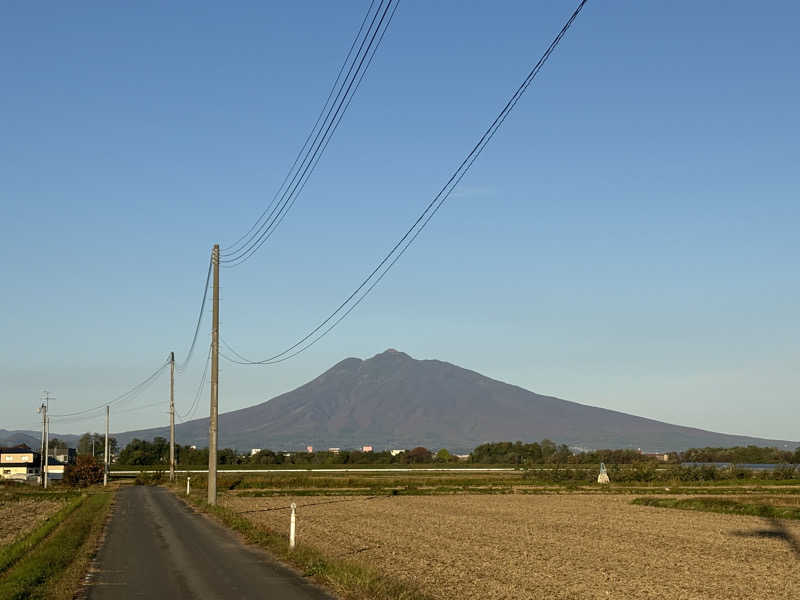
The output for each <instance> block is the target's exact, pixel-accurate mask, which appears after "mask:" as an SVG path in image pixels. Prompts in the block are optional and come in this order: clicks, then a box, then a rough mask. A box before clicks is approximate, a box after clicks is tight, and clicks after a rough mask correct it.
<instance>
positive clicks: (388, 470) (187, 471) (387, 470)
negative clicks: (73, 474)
mask: <svg viewBox="0 0 800 600" xmlns="http://www.w3.org/2000/svg"><path fill="white" fill-rule="evenodd" d="M516 470H517V469H516V468H514V467H482V468H481V467H461V468H446V467H431V468H417V469H413V468H395V467H391V468H385V469H380V468H378V469H218V470H217V473H218V474H223V473H308V472H309V471H312V472H314V473H391V472H414V473H417V472H420V471H447V472H453V473H463V472H464V471H472V472H476V471H484V472H486V471H516ZM168 472H169V469H142V470H139V471H114V470H113V469H112V470H111V471H109V472H108V474H109V475H110V476H112V477H113V476H114V475H138V474H139V473H168ZM181 473H183V474H184V475H186V474H189V475H191V474H194V473H208V469H180V470H178V469H176V470H175V474H176V475H179V474H181Z"/></svg>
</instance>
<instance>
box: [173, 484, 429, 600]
mask: <svg viewBox="0 0 800 600" xmlns="http://www.w3.org/2000/svg"><path fill="white" fill-rule="evenodd" d="M177 491H178V496H179V497H181V498H184V499H186V497H185V496H183V495H182V494H180V487H178V488H177ZM188 501H189V502H190V503H191V504H192V505H193V506H194V507H195V508H197V509H198V510H201V511H204V512H206V513H208V514H211V515H214V516H215V517H217V518H218V519H219V520H220V521H222V522H223V523H224V524H225V525H227V526H228V527H230V528H231V529H233V530H234V531H237V532H238V533H240V534H242V535H243V536H244V537H245V539H246V540H247V541H248V542H250V543H252V544H256V545H258V546H260V547H262V548H264V549H266V550H268V551H269V552H270V553H271V554H273V555H274V556H276V557H277V558H278V559H280V560H282V561H284V562H286V563H288V564H290V565H292V566H294V567H296V568H298V569H299V570H300V571H302V573H303V575H305V576H306V577H310V578H312V579H313V580H314V581H316V582H317V583H319V584H321V585H323V586H325V587H327V588H328V589H330V590H332V591H333V592H334V593H335V594H336V595H337V597H339V598H342V599H344V600H431V597H430V596H429V595H427V594H424V593H423V592H421V591H420V590H419V589H418V588H417V587H416V586H415V585H413V584H412V583H409V582H406V581H401V580H399V579H395V578H392V577H388V576H386V575H382V574H380V573H379V572H378V571H376V570H375V569H373V568H372V567H370V566H369V565H367V564H364V563H360V562H357V561H353V560H343V559H340V558H332V557H330V556H326V555H325V554H324V553H322V552H320V551H319V550H317V549H316V548H314V547H312V546H308V545H305V544H298V545H297V546H296V547H295V549H294V550H292V551H290V550H289V547H288V545H289V543H288V536H287V535H284V534H280V533H277V532H275V531H272V530H269V529H266V528H263V527H258V526H257V525H255V524H253V523H252V522H250V521H249V520H248V519H247V518H245V517H242V516H241V515H239V514H237V513H236V512H234V511H233V510H231V509H229V508H226V507H223V506H219V505H217V506H212V505H210V504H208V503H207V502H205V500H204V499H203V498H201V497H200V496H199V495H198V494H193V495H191V496H189V498H188Z"/></svg>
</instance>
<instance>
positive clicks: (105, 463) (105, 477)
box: [103, 404, 108, 486]
mask: <svg viewBox="0 0 800 600" xmlns="http://www.w3.org/2000/svg"><path fill="white" fill-rule="evenodd" d="M103 485H104V486H105V485H108V404H106V452H105V457H104V458H103Z"/></svg>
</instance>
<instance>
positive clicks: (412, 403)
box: [118, 348, 797, 451]
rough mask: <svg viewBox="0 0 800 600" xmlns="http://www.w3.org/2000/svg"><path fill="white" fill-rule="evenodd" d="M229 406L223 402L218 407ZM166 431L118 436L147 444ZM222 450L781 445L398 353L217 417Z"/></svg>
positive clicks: (199, 437) (200, 433)
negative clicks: (538, 443)
mask: <svg viewBox="0 0 800 600" xmlns="http://www.w3.org/2000/svg"><path fill="white" fill-rule="evenodd" d="M223 402H224V399H221V404H222V403H223ZM177 430H178V431H177V438H178V441H179V442H180V443H181V444H197V445H205V444H206V443H207V439H208V421H207V420H206V419H197V420H195V421H190V422H187V423H183V424H181V425H178V427H177ZM166 434H168V432H167V430H166V428H159V429H152V430H144V431H132V432H126V433H123V434H119V435H118V437H119V439H120V442H121V443H125V442H126V440H129V439H131V438H132V437H140V438H145V439H149V438H152V437H153V436H154V435H166ZM219 436H220V439H219V443H220V447H226V446H229V447H234V448H238V449H240V450H248V449H250V448H272V449H275V450H292V449H297V448H303V447H305V446H306V445H312V446H315V447H319V448H327V447H343V448H349V447H359V446H361V445H363V444H369V445H373V446H375V447H376V448H413V447H414V446H426V447H428V448H448V449H449V450H455V451H468V450H470V449H472V448H473V447H475V446H477V445H478V444H481V443H483V442H490V441H506V440H507V441H516V440H521V441H535V440H541V439H543V438H550V439H552V440H554V441H556V442H558V443H565V444H568V445H570V446H578V447H583V448H642V449H644V450H651V451H657V450H660V451H667V450H683V449H686V448H690V447H702V446H733V445H747V444H758V445H777V446H781V447H783V446H786V447H789V446H791V447H794V446H796V445H797V444H796V443H794V442H783V441H779V440H762V439H757V438H750V437H746V436H736V435H727V434H720V433H714V432H710V431H703V430H700V429H694V428H689V427H681V426H677V425H670V424H668V423H662V422H659V421H654V420H652V419H646V418H643V417H637V416H633V415H627V414H625V413H621V412H617V411H613V410H607V409H604V408H599V407H594V406H588V405H584V404H578V403H576V402H569V401H566V400H561V399H559V398H554V397H552V396H543V395H540V394H536V393H534V392H530V391H528V390H525V389H523V388H520V387H517V386H515V385H510V384H507V383H503V382H501V381H497V380H495V379H490V378H489V377H485V376H484V375H481V374H480V373H477V372H475V371H470V370H468V369H464V368H461V367H458V366H456V365H453V364H451V363H446V362H442V361H439V360H417V359H414V358H412V357H411V356H409V355H408V354H406V353H405V352H401V351H399V350H396V349H394V348H389V349H387V350H385V351H384V352H381V353H379V354H376V355H374V356H372V357H371V358H368V359H366V360H362V359H360V358H352V357H351V358H346V359H344V360H342V361H340V362H338V363H336V364H335V365H334V366H333V367H331V368H330V369H328V370H327V371H325V372H324V373H322V374H321V375H319V376H318V377H316V378H315V379H313V380H311V381H309V382H308V383H306V384H304V385H302V386H300V387H298V388H297V389H294V390H292V391H290V392H286V393H284V394H281V395H279V396H276V397H275V398H273V399H271V400H268V401H267V402H262V403H260V404H256V405H255V406H250V407H249V408H242V409H239V410H235V411H233V412H228V413H224V414H221V415H220V422H219Z"/></svg>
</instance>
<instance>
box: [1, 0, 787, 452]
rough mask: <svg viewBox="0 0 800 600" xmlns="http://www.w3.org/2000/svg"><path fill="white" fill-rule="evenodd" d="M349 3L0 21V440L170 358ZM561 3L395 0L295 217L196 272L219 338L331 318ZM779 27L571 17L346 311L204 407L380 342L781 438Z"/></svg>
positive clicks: (346, 26) (699, 8)
mask: <svg viewBox="0 0 800 600" xmlns="http://www.w3.org/2000/svg"><path fill="white" fill-rule="evenodd" d="M367 5H368V2H366V1H359V2H335V3H334V2H289V3H287V2H282V3H277V2H249V3H245V2H243V3H236V4H235V5H230V4H225V3H206V2H183V3H178V2H175V3H169V4H164V3H160V2H137V3H129V4H124V5H120V4H118V3H117V4H113V5H112V4H109V3H104V2H95V3H91V2H85V3H77V4H76V3H56V2H52V3H25V2H14V3H12V2H5V3H3V4H2V6H0V90H2V93H0V209H1V210H0V235H2V242H3V248H4V252H3V255H4V261H3V267H2V288H3V289H2V308H3V310H2V312H1V313H0V314H1V315H2V316H0V331H2V338H3V343H2V344H0V381H2V388H1V389H0V394H2V406H3V411H2V417H1V418H0V428H6V429H9V428H35V427H36V423H37V418H38V417H37V415H36V412H35V411H36V407H37V406H38V404H39V394H40V391H41V390H42V389H43V388H47V389H49V390H50V391H51V392H52V393H53V394H55V396H56V400H54V401H53V402H52V406H51V412H53V413H60V412H70V411H73V410H80V409H83V408H88V407H92V406H95V405H99V404H102V403H104V402H106V401H107V400H108V399H110V398H112V397H114V396H116V395H117V394H120V393H122V392H124V391H126V390H127V389H128V388H129V387H130V386H132V385H134V384H135V383H136V382H137V381H140V380H141V379H143V378H144V377H146V376H147V375H148V374H149V373H150V372H152V371H153V370H154V369H155V368H156V367H157V366H158V365H159V364H160V363H161V362H162V361H163V360H164V357H165V356H166V355H167V353H168V352H169V351H170V350H174V351H175V352H176V354H177V358H178V360H179V361H180V360H182V358H183V356H184V355H185V353H186V349H187V346H188V343H189V341H190V339H191V334H192V329H193V325H194V321H195V319H196V316H197V310H198V308H199V303H200V295H201V292H202V287H203V282H204V278H205V273H206V266H207V264H208V256H209V251H210V248H211V246H212V245H213V244H214V243H215V242H219V243H221V244H223V245H225V244H230V243H232V242H233V241H235V240H236V238H238V237H239V236H240V235H241V234H242V233H244V232H245V231H246V229H247V228H248V227H249V226H250V225H251V223H252V221H253V220H254V219H255V218H256V217H257V215H258V213H259V212H260V211H261V210H262V209H263V207H264V206H265V205H266V203H267V202H268V201H269V199H270V198H271V196H272V193H273V192H274V190H275V189H276V187H277V186H278V185H279V184H280V182H281V180H282V178H283V175H284V174H285V172H286V170H287V169H288V167H289V165H290V163H291V161H292V159H293V157H294V154H295V153H296V151H297V149H298V148H299V146H300V145H301V144H302V142H303V139H304V138H305V135H306V133H307V131H308V129H309V128H310V127H311V125H312V124H313V121H314V119H315V118H316V115H317V112H318V111H319V108H320V106H321V104H322V102H323V101H324V99H325V97H326V95H327V93H328V89H329V87H330V85H331V83H332V81H333V79H334V77H335V74H336V71H337V69H338V67H339V64H340V62H341V61H342V59H343V58H344V54H345V53H346V51H347V48H348V47H349V45H350V42H351V40H352V38H353V36H354V34H355V31H356V29H357V28H358V24H359V23H360V20H361V18H362V16H363V14H364V12H365V11H366V8H367ZM575 5H576V3H575V2H573V1H557V2H556V1H552V2H529V1H520V2H510V1H509V2H489V1H486V2H456V1H453V2H445V1H442V2H426V1H412V0H402V1H401V5H400V7H399V9H398V11H397V14H396V16H395V19H394V21H393V23H392V25H391V29H390V30H389V32H388V34H387V35H386V38H385V39H384V42H383V46H382V47H381V49H380V51H379V53H378V55H377V57H376V59H375V61H374V63H373V64H372V67H371V69H370V72H369V73H368V75H367V78H366V80H365V81H364V83H363V85H362V86H361V89H360V90H359V92H358V95H357V96H356V98H355V100H354V101H353V104H352V105H351V107H350V110H349V112H348V114H347V116H346V117H345V119H344V121H343V122H342V125H341V126H340V128H339V130H338V132H337V133H336V135H335V137H334V139H333V142H332V143H331V144H330V146H329V147H328V150H327V153H326V155H325V157H324V158H323V160H322V162H321V163H320V165H319V167H318V168H317V171H316V172H315V174H314V176H313V178H312V179H311V181H310V183H309V185H308V186H307V187H306V189H305V192H304V193H303V195H302V196H301V198H300V200H299V201H298V202H297V204H296V205H295V208H294V209H293V210H292V212H291V213H290V214H289V217H288V218H287V219H286V221H285V222H284V224H283V225H282V226H281V228H280V229H278V231H277V233H276V234H275V235H274V236H273V238H272V239H271V241H270V243H268V244H267V245H266V246H264V248H262V250H261V251H260V252H259V253H258V254H257V255H256V256H255V257H254V258H253V259H252V260H250V261H249V262H248V263H246V264H245V265H243V266H241V267H239V268H237V269H232V270H224V271H223V274H222V276H223V279H222V335H223V337H224V338H225V339H226V340H227V341H228V342H230V343H231V344H233V345H234V346H235V347H236V348H237V349H238V350H240V351H241V352H242V353H244V354H247V355H252V356H256V357H264V356H268V355H270V354H273V353H274V352H276V351H280V350H282V349H283V348H284V347H286V346H287V345H289V344H291V343H292V342H294V341H295V340H296V339H297V338H298V337H300V336H301V335H302V334H304V333H305V332H306V330H307V329H308V328H309V326H310V325H312V324H313V323H315V322H316V321H318V320H319V319H320V318H321V317H323V316H324V315H326V314H327V313H328V312H329V311H330V310H332V308H333V307H335V306H336V305H337V304H338V303H339V302H340V301H341V300H342V299H343V297H344V296H346V295H347V294H348V293H349V292H350V291H351V290H352V289H353V287H354V286H355V285H356V284H357V282H358V281H359V280H360V278H361V277H362V276H363V275H364V274H365V273H366V272H367V271H369V270H370V269H371V268H372V267H373V266H374V264H375V263H376V261H377V260H378V259H379V258H380V256H381V255H382V254H383V253H384V252H385V251H386V250H387V249H388V248H389V247H390V246H391V245H392V244H393V242H394V240H395V239H397V238H398V237H399V235H401V234H402V232H403V231H404V230H405V228H406V227H407V226H408V225H409V224H410V223H411V222H412V221H413V220H414V219H415V218H416V215H417V214H418V213H419V212H420V210H421V209H422V207H423V206H424V205H425V204H426V203H427V202H428V201H429V200H430V198H431V197H432V195H433V194H434V193H435V192H436V191H437V190H438V188H439V187H440V186H441V185H442V184H443V183H444V181H445V180H446V179H447V177H448V176H449V174H450V172H451V171H452V170H453V169H454V168H455V166H457V164H458V163H459V162H460V161H461V159H462V158H463V156H464V155H465V153H466V152H467V151H468V150H469V148H470V147H471V146H472V144H473V143H474V142H475V141H476V140H477V138H478V137H479V136H480V134H481V133H482V131H483V130H484V129H485V127H486V126H487V125H488V124H489V122H491V120H492V119H493V118H494V116H495V115H496V113H497V111H498V110H499V109H500V108H501V107H502V105H503V104H504V103H505V101H506V99H507V98H508V97H509V96H510V94H511V93H512V92H513V90H514V89H516V87H517V85H519V83H520V82H521V81H522V79H523V77H524V76H525V75H526V74H527V72H528V70H529V69H530V67H531V65H532V64H533V63H534V62H535V61H536V60H537V59H538V57H539V56H540V55H541V53H542V52H543V50H544V49H545V48H546V46H547V44H548V43H549V42H550V40H551V39H552V37H553V36H554V35H555V33H556V32H557V31H558V29H559V28H560V27H561V25H562V23H563V22H564V20H565V19H566V18H567V16H568V15H569V14H570V13H571V12H572V10H573V9H574V7H575ZM798 17H800V8H798V5H797V3H796V2H788V1H786V2H770V3H754V2H743V1H741V2H712V1H709V2H690V1H683V2H677V1H676V2H641V1H638V0H637V1H627V2H622V1H620V2H616V1H615V2H601V1H599V0H590V1H589V3H588V5H587V7H586V9H585V10H584V12H583V13H582V14H581V16H580V17H579V19H578V21H577V22H576V24H575V26H574V27H573V29H572V30H571V31H570V32H569V33H568V34H567V37H566V38H565V39H564V41H563V42H562V44H561V46H560V47H559V48H558V49H557V50H556V52H555V54H554V55H553V57H552V59H551V61H550V62H549V63H548V64H547V65H546V66H545V68H544V70H543V71H542V73H541V75H540V76H539V77H538V78H537V80H536V82H535V84H534V85H533V86H532V87H531V88H530V90H529V91H528V93H527V95H526V96H525V97H524V98H523V100H522V101H521V102H520V103H519V105H518V106H517V108H516V110H515V112H514V113H513V114H512V116H511V117H510V118H509V119H508V120H507V121H506V123H505V125H504V127H503V129H502V130H501V131H500V133H499V134H498V135H497V136H496V137H495V138H494V140H493V142H492V144H491V145H490V146H489V148H488V149H487V150H486V152H485V153H484V154H483V156H482V157H481V158H480V160H479V161H478V162H477V163H476V164H475V166H474V168H473V170H472V171H471V172H470V174H469V175H468V176H467V177H466V179H464V181H463V182H462V184H461V186H460V187H459V189H458V190H457V192H456V194H454V196H453V197H452V198H451V199H450V201H449V202H448V203H447V204H446V205H445V206H444V208H443V209H442V210H441V211H440V212H439V214H438V215H437V216H436V217H435V219H434V220H433V221H432V222H431V225H430V226H429V228H428V229H427V230H426V231H425V232H424V233H423V235H422V236H420V238H419V239H418V240H417V243H416V244H415V245H414V246H412V248H411V249H410V250H409V252H408V253H407V254H406V255H405V256H404V258H403V259H402V260H401V261H400V262H399V263H398V264H397V266H396V267H395V269H394V270H393V271H392V272H391V274H390V275H389V276H388V277H387V278H386V279H385V280H384V282H383V283H382V285H381V286H380V287H378V288H377V289H376V290H375V292H374V293H373V294H372V295H371V296H370V297H369V299H368V301H366V302H365V303H364V304H363V305H361V306H360V307H359V308H358V309H357V310H356V311H355V312H354V313H353V314H352V315H351V316H350V318H349V319H347V320H346V321H344V322H343V323H342V325H340V327H339V328H338V329H336V330H335V332H334V333H333V334H331V335H330V336H328V337H327V338H325V339H324V340H323V341H321V342H320V343H319V344H317V345H316V346H314V347H313V348H312V349H311V350H309V351H308V352H306V353H305V354H302V355H300V356H299V357H297V358H296V359H294V360H292V361H288V362H286V363H282V364H280V365H277V366H270V367H244V366H235V365H231V364H227V363H223V364H222V372H221V384H220V385H221V392H220V409H221V411H227V410H232V409H235V408H241V407H245V406H249V405H252V404H255V403H258V402H261V401H263V400H265V399H267V398H270V397H272V396H274V395H276V394H279V393H282V392H284V391H288V390H290V389H292V388H294V387H296V386H298V385H301V384H302V383H305V382H306V381H308V380H309V379H311V378H313V377H315V376H317V375H318V374H320V373H321V372H322V371H323V370H325V369H327V368H328V367H330V366H331V365H332V364H334V363H335V362H337V361H339V360H341V359H342V358H345V357H347V356H358V357H362V358H366V357H369V356H372V355H374V354H376V353H378V352H381V351H383V350H385V349H386V348H388V347H394V348H398V349H400V350H403V351H405V352H408V353H409V354H411V355H412V356H414V357H416V358H438V359H441V360H446V361H448V362H452V363H455V364H458V365H461V366H464V367H468V368H471V369H474V370H476V371H479V372H481V373H484V374H486V375H488V376H491V377H495V378H498V379H501V380H504V381H508V382H511V383H514V384H517V385H520V386H523V387H525V388H528V389H530V390H533V391H535V392H539V393H545V394H551V395H555V396H558V397H561V398H564V399H567V400H573V401H577V402H582V403H586V404H592V405H596V406H602V407H606V408H611V409H616V410H621V411H625V412H630V413H633V414H637V415H642V416H647V417H652V418H656V419H661V420H665V421H669V422H673V423H678V424H683V425H691V426H696V427H702V428H707V429H712V430H717V431H723V432H730V433H740V434H749V435H756V436H764V437H775V438H783V439H794V440H797V439H800V431H799V430H798V427H797V420H796V415H797V410H796V405H797V402H798V400H800V398H799V397H798V396H799V394H798V389H800V387H799V386H798V384H800V375H798V373H800V370H798V360H800V343H799V342H798V334H800V325H799V323H800V321H799V320H798V317H797V314H798V313H797V311H798V306H799V305H800V284H798V257H799V256H800V235H798V231H799V230H800V208H799V206H800V204H798V191H800V185H799V184H798V173H800V169H798V156H800V152H798V150H800V149H799V148H798V132H800V111H798V109H797V107H798V106H800V78H798V75H797V74H798V70H797V69H798V63H799V62H800V61H799V59H800V38H798V36H797V22H798ZM208 332H209V322H208V321H206V323H205V324H204V327H203V331H202V335H201V338H200V345H201V348H200V349H199V350H198V353H197V355H196V356H195V360H194V362H193V363H192V367H191V368H190V369H189V371H188V373H187V374H186V375H184V376H182V377H179V378H178V380H177V384H176V385H177V404H178V411H179V412H183V411H185V410H187V409H188V408H189V406H190V405H191V403H192V398H193V396H194V394H195V391H196V389H197V386H198V383H199V380H200V375H201V371H202V366H203V359H204V358H205V354H206V349H207V344H208V341H209V333H208ZM167 386H168V381H167V378H166V377H162V378H161V379H159V380H158V381H157V382H156V383H155V384H154V386H153V387H152V388H151V389H149V390H148V391H147V392H146V393H144V394H143V395H142V396H141V397H139V398H137V399H136V400H135V401H133V402H131V403H129V404H123V405H122V406H121V407H120V409H130V408H135V407H137V406H143V405H150V404H153V403H157V402H159V400H163V405H161V406H155V407H150V408H145V409H142V410H128V411H127V412H122V410H120V411H116V412H115V413H114V414H113V415H112V418H113V422H112V430H123V429H129V428H134V427H145V426H156V425H162V424H166V422H167V416H166V408H167V398H168V387H167ZM204 414H205V415H207V414H208V393H207V391H204V392H203V396H202V398H201V402H200V406H199V409H198V410H197V411H196V412H195V413H194V416H202V415H204ZM102 426H103V421H102V418H100V419H95V420H91V421H89V420H78V421H72V422H62V423H59V422H58V421H57V420H54V423H53V426H52V429H53V430H54V431H56V432H65V431H68V432H80V431H84V430H87V429H96V430H100V429H101V428H102Z"/></svg>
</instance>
